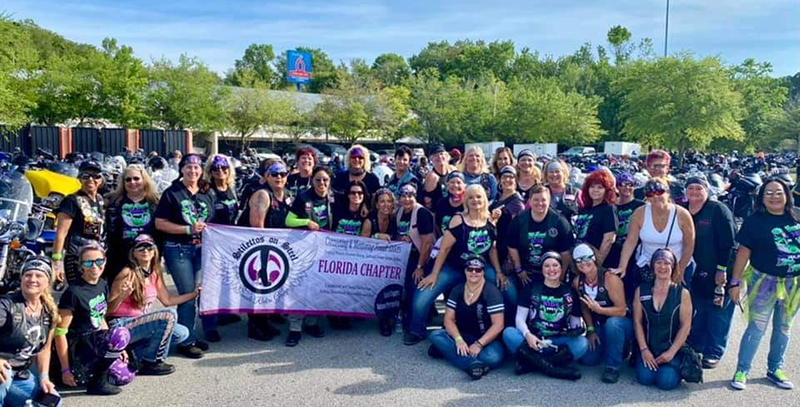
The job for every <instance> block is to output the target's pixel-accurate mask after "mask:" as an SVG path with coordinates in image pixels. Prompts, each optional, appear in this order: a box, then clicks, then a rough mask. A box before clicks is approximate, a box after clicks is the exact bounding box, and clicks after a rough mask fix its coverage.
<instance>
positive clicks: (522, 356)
mask: <svg viewBox="0 0 800 407" xmlns="http://www.w3.org/2000/svg"><path fill="white" fill-rule="evenodd" d="M534 353H536V351H534V350H533V349H531V348H530V347H529V346H528V344H527V343H524V342H523V343H522V345H520V347H519V349H517V352H516V353H515V354H514V356H515V358H516V364H515V365H514V373H515V374H517V375H523V374H526V373H531V372H534V371H536V367H535V366H534V364H533V363H532V361H531V360H530V359H531V358H534V357H537V356H536V355H534Z"/></svg>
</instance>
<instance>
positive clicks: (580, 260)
mask: <svg viewBox="0 0 800 407" xmlns="http://www.w3.org/2000/svg"><path fill="white" fill-rule="evenodd" d="M594 260H595V257H594V255H590V256H581V257H576V258H575V264H581V263H586V262H590V261H594Z"/></svg>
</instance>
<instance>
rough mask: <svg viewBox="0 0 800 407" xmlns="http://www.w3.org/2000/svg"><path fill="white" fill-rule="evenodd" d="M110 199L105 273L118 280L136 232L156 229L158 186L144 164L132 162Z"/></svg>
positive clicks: (120, 176)
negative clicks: (107, 260)
mask: <svg viewBox="0 0 800 407" xmlns="http://www.w3.org/2000/svg"><path fill="white" fill-rule="evenodd" d="M106 202H107V203H108V206H107V207H106V225H108V258H109V262H108V263H109V264H108V265H106V271H105V273H106V275H104V276H103V277H105V278H106V280H108V281H114V278H115V277H116V274H117V273H118V272H119V270H121V269H122V267H124V266H125V259H126V258H127V253H128V251H129V250H130V248H131V247H133V241H134V239H136V236H139V235H141V234H147V235H152V234H153V232H154V231H155V217H154V216H153V214H154V213H155V211H156V206H158V195H157V192H156V186H155V184H154V183H153V180H152V179H151V178H150V175H149V174H147V171H146V170H145V169H144V167H142V166H141V165H140V164H131V165H128V167H127V168H125V171H122V173H121V174H120V175H119V182H118V183H117V190H116V191H114V192H112V193H111V194H109V195H108V196H107V197H106Z"/></svg>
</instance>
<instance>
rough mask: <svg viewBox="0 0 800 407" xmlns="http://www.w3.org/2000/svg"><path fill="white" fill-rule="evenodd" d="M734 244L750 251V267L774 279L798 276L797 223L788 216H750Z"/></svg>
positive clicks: (799, 230)
mask: <svg viewBox="0 0 800 407" xmlns="http://www.w3.org/2000/svg"><path fill="white" fill-rule="evenodd" d="M736 241H738V242H739V244H741V245H743V246H745V247H747V248H748V249H750V264H752V266H753V267H754V268H755V269H756V270H758V271H760V272H762V273H766V274H769V275H772V276H777V277H787V276H798V275H800V224H798V223H797V222H795V221H794V220H793V219H792V217H791V216H790V215H789V214H784V215H780V216H777V215H772V214H769V213H767V212H756V213H754V214H752V215H750V216H749V217H748V218H747V219H745V221H744V224H742V228H741V229H740V230H739V233H738V234H737V235H736Z"/></svg>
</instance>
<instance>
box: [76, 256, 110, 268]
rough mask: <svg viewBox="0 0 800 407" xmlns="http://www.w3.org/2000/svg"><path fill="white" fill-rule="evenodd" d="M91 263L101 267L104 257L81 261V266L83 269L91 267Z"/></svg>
mask: <svg viewBox="0 0 800 407" xmlns="http://www.w3.org/2000/svg"><path fill="white" fill-rule="evenodd" d="M93 264H94V265H97V267H103V264H106V259H104V258H102V257H101V258H99V259H94V260H83V261H81V266H83V268H85V269H88V268H92V265H93Z"/></svg>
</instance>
